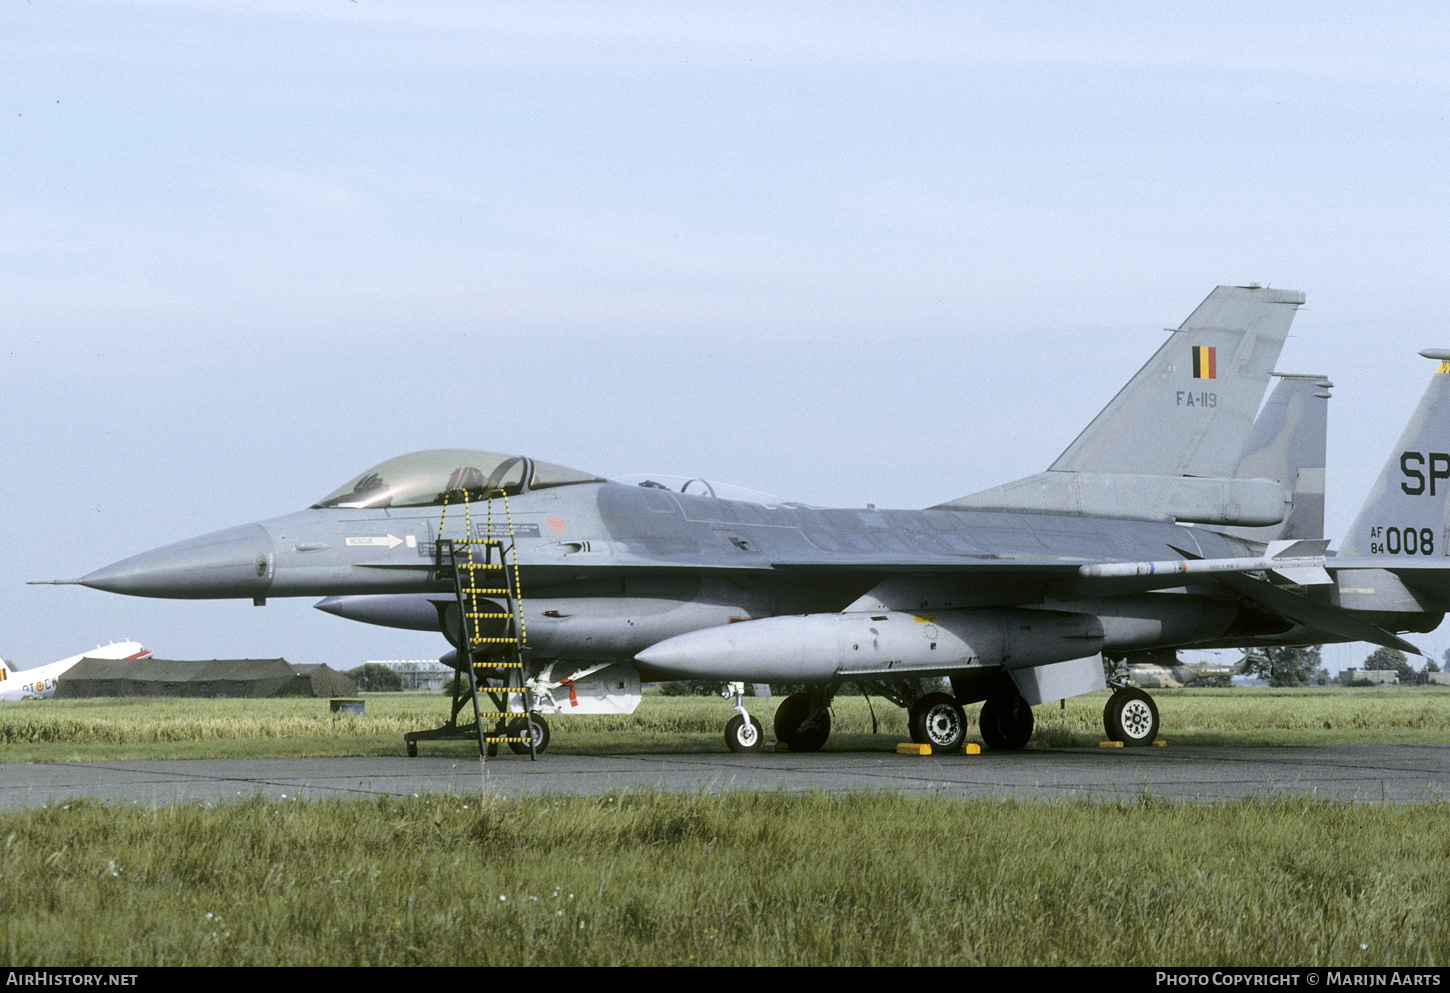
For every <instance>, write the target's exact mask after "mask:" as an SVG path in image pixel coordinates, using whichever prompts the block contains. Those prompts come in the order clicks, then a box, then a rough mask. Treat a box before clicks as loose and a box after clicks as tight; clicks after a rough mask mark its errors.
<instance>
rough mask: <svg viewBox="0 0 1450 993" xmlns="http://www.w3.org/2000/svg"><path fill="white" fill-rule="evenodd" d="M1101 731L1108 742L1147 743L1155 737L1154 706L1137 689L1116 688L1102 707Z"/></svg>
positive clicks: (1125, 743)
mask: <svg viewBox="0 0 1450 993" xmlns="http://www.w3.org/2000/svg"><path fill="white" fill-rule="evenodd" d="M1103 730H1104V731H1105V732H1107V735H1108V740H1109V741H1121V742H1122V743H1123V744H1124V745H1151V744H1152V743H1153V740H1154V739H1155V738H1157V737H1158V706H1157V705H1156V704H1155V703H1154V702H1153V698H1152V697H1150V696H1149V695H1148V694H1146V693H1144V692H1143V691H1142V690H1140V689H1137V688H1127V689H1121V690H1118V691H1116V692H1115V693H1113V695H1112V696H1110V697H1108V704H1107V706H1106V707H1104V708H1103Z"/></svg>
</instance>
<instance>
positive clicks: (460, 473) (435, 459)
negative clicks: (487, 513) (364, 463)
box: [312, 448, 604, 507]
mask: <svg viewBox="0 0 1450 993" xmlns="http://www.w3.org/2000/svg"><path fill="white" fill-rule="evenodd" d="M602 482H604V480H603V479H601V478H600V477H598V476H593V475H590V474H589V473H587V472H580V471H579V470H577V469H569V468H567V467H565V466H562V465H554V464H553V463H552V462H536V461H535V460H533V459H528V458H524V457H523V456H522V455H501V454H499V453H498V452H475V451H470V450H468V449H465V448H435V449H433V450H431V451H427V452H413V453H412V454H411V455H400V456H398V457H397V458H395V459H388V461H386V462H380V463H378V464H377V465H375V466H373V467H372V468H371V469H369V470H367V471H366V472H364V473H362V474H361V475H359V476H357V477H356V478H354V479H350V480H348V481H347V482H346V483H343V484H342V485H341V486H339V487H338V488H337V489H335V490H333V491H332V492H331V493H329V494H328V495H327V496H325V497H323V498H322V499H321V500H319V501H318V502H317V503H314V504H313V505H312V506H313V507H436V506H439V505H441V504H443V503H464V502H466V501H470V500H486V499H489V498H490V497H494V496H497V495H498V494H499V492H500V491H502V492H503V493H504V494H506V495H508V496H513V495H515V494H517V493H520V492H522V491H523V490H524V489H530V490H541V489H545V488H546V487H550V486H569V485H571V484H574V483H602Z"/></svg>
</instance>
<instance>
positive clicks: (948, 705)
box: [907, 693, 967, 752]
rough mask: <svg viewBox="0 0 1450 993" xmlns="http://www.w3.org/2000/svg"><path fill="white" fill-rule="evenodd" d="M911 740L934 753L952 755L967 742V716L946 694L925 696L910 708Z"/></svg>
mask: <svg viewBox="0 0 1450 993" xmlns="http://www.w3.org/2000/svg"><path fill="white" fill-rule="evenodd" d="M907 723H908V725H909V726H910V728H911V740H912V741H914V742H916V743H917V744H918V745H930V746H931V750H932V751H933V752H954V751H957V750H958V749H960V748H961V747H962V742H964V741H966V739H967V715H966V714H965V713H963V712H962V708H961V706H960V705H959V704H958V703H957V702H956V701H955V700H953V699H952V698H951V697H949V696H947V695H946V694H945V693H928V694H927V695H926V696H924V697H922V698H921V699H919V700H917V701H916V703H914V704H912V706H911V711H910V713H909V714H908V722H907Z"/></svg>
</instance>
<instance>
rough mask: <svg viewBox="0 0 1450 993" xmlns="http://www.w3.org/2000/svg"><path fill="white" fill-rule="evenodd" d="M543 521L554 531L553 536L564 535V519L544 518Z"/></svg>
mask: <svg viewBox="0 0 1450 993" xmlns="http://www.w3.org/2000/svg"><path fill="white" fill-rule="evenodd" d="M544 520H545V521H547V522H548V525H549V527H551V528H553V529H554V533H555V534H563V533H564V518H562V517H546V518H544Z"/></svg>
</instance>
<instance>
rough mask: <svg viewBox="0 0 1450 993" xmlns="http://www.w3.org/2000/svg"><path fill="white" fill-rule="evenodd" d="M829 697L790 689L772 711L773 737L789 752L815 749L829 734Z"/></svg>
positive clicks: (813, 750) (823, 742)
mask: <svg viewBox="0 0 1450 993" xmlns="http://www.w3.org/2000/svg"><path fill="white" fill-rule="evenodd" d="M830 705H831V700H830V697H829V696H828V695H822V694H819V693H792V694H791V695H790V696H788V697H786V698H785V699H784V700H782V701H781V703H780V706H779V707H777V708H776V711H775V739H776V740H777V741H779V742H782V743H783V744H784V745H785V747H786V748H787V749H788V750H790V751H792V752H819V751H820V750H821V746H822V745H824V744H825V743H826V739H827V738H829V737H830V736H831V711H830V709H829V707H830Z"/></svg>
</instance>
